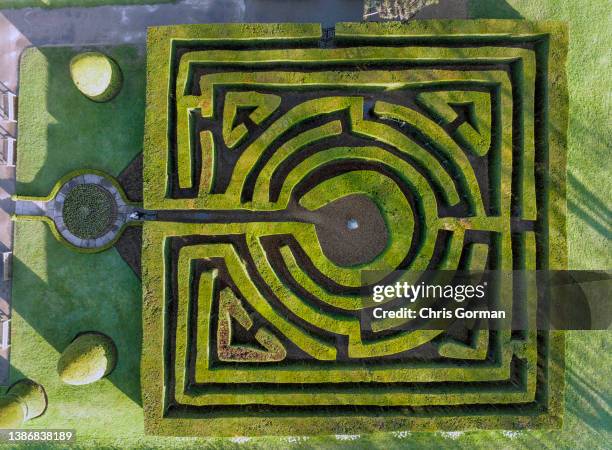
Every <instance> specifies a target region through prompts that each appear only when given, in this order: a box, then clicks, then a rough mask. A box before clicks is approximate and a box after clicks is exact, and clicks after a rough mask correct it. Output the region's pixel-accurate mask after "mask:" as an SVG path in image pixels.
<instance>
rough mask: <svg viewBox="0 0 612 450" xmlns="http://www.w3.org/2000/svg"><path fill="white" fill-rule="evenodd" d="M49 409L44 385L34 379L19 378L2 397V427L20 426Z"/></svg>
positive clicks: (0, 421)
mask: <svg viewBox="0 0 612 450" xmlns="http://www.w3.org/2000/svg"><path fill="white" fill-rule="evenodd" d="M45 409H47V396H46V395H45V390H44V389H43V387H42V386H41V385H40V384H38V383H35V382H34V381H32V380H28V379H24V380H19V381H18V382H16V383H15V384H14V385H12V386H11V387H10V388H9V390H8V392H7V393H6V395H5V396H4V397H2V398H0V428H19V427H21V425H23V423H24V422H26V421H28V420H30V419H33V418H35V417H38V416H40V415H42V413H43V412H45Z"/></svg>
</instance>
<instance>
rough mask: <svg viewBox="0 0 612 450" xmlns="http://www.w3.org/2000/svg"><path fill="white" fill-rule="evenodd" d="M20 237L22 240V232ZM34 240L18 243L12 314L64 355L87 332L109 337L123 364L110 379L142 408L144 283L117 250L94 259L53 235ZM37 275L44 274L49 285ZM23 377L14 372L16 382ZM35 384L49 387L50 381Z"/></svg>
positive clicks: (12, 373) (32, 237)
mask: <svg viewBox="0 0 612 450" xmlns="http://www.w3.org/2000/svg"><path fill="white" fill-rule="evenodd" d="M21 225H23V224H21ZM37 225H38V226H44V227H46V225H45V224H42V223H38V224H37ZM29 226H31V224H28V227H29ZM22 231H23V230H22ZM16 236H17V238H18V239H19V237H20V235H19V232H17V234H16ZM39 236H44V241H45V242H39V239H37V237H39ZM21 238H22V239H23V240H25V239H26V238H25V237H24V236H23V235H22V236H21ZM29 238H30V239H29V242H28V243H27V244H26V243H24V242H23V241H22V242H21V243H18V247H17V249H16V250H17V252H16V256H15V258H14V259H13V261H14V262H13V264H14V266H13V274H14V284H13V309H14V310H15V311H17V313H18V314H19V315H20V316H21V317H22V318H23V319H24V320H25V321H26V322H27V323H28V324H29V325H30V326H31V327H32V328H33V329H34V331H35V332H36V333H37V334H39V335H40V336H41V337H42V338H43V339H44V340H45V341H46V342H47V343H48V344H49V345H51V346H52V347H53V348H54V349H55V350H56V351H57V352H60V353H61V352H62V351H63V350H64V349H65V348H66V346H67V345H68V344H69V343H70V342H71V341H72V340H73V339H74V338H75V337H76V335H77V334H79V333H82V332H84V331H98V332H101V333H104V334H106V335H108V336H110V337H111V338H112V339H113V341H114V342H115V344H116V346H117V350H118V361H117V366H116V368H115V370H114V371H113V372H112V373H111V375H110V376H109V377H108V378H109V380H110V381H111V382H112V383H113V384H114V385H115V386H116V387H117V388H118V389H120V390H121V391H122V392H123V393H124V394H125V395H126V396H128V397H129V398H130V399H131V400H132V401H134V402H135V403H137V404H139V405H141V404H142V402H141V393H140V353H141V349H142V330H141V296H142V293H141V288H140V282H139V280H138V279H137V278H136V276H135V275H134V274H133V273H132V271H131V270H130V269H129V267H128V266H127V265H126V264H125V262H124V261H123V260H122V259H121V257H120V256H119V255H118V254H117V252H116V251H115V249H111V250H107V251H106V252H103V253H100V254H94V255H86V254H79V253H75V252H73V251H72V250H69V249H68V248H67V247H65V246H64V245H62V244H61V243H59V242H57V241H56V240H55V238H54V237H53V236H52V234H51V233H50V232H49V231H48V230H46V231H45V232H44V234H43V233H40V234H39V233H31V235H30V236H29ZM22 259H23V260H25V262H24V261H23V260H22ZM28 265H30V266H33V267H29V266H28ZM34 271H36V272H38V273H41V271H42V273H44V274H45V277H46V280H43V279H42V278H41V277H40V276H39V275H38V274H37V273H35V272H34ZM23 336H24V337H23V338H27V336H26V335H23ZM20 357H21V358H23V357H24V356H23V355H22V356H20ZM32 357H35V356H34V355H32ZM40 357H41V358H44V356H43V355H41V356H40ZM18 375H19V374H17V373H15V372H14V371H12V372H11V382H14V381H16V378H14V377H15V376H18ZM36 381H38V382H40V383H41V384H43V386H44V382H45V380H36Z"/></svg>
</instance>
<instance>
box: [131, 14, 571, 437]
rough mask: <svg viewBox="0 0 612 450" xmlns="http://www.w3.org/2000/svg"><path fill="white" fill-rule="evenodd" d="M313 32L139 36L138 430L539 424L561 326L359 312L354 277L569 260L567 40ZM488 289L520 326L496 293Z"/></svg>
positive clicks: (553, 387)
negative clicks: (507, 326)
mask: <svg viewBox="0 0 612 450" xmlns="http://www.w3.org/2000/svg"><path fill="white" fill-rule="evenodd" d="M321 37H322V32H321V29H320V27H319V26H318V25H294V24H284V25H280V24H268V25H261V24H258V25H222V26H221V25H201V26H200V25H198V26H179V27H161V28H154V29H152V30H151V31H150V34H149V49H148V52H149V53H148V65H149V67H148V88H147V116H146V136H145V150H144V206H145V208H147V209H149V210H157V211H158V215H159V217H160V218H162V221H159V222H147V223H145V225H144V231H143V253H142V262H143V295H144V312H143V321H144V344H143V352H144V354H143V360H142V370H141V371H142V386H143V401H144V408H145V418H146V428H147V431H148V432H150V433H157V434H179V435H192V434H197V435H226V434H230V435H231V434H236V433H237V432H238V433H242V434H307V433H321V432H328V433H347V432H367V431H373V430H384V429H391V430H398V429H421V430H436V429H443V430H448V429H466V428H505V429H508V428H533V427H555V426H559V424H560V420H561V409H562V378H563V372H562V370H563V354H564V347H563V338H562V336H561V335H559V334H554V333H546V332H535V331H531V332H523V333H521V332H511V331H509V330H508V331H505V330H494V329H492V328H491V327H489V325H488V324H487V323H486V322H483V323H481V324H480V326H479V327H478V328H477V329H474V330H462V329H457V328H456V327H455V328H453V327H452V326H451V325H452V324H448V325H449V326H448V327H446V328H444V329H441V330H438V329H436V330H432V329H425V328H422V329H420V328H418V327H417V328H415V327H414V324H411V323H410V321H408V320H389V319H381V320H374V319H372V314H368V311H371V309H372V308H373V307H374V305H373V304H372V302H371V300H370V298H371V297H370V295H369V293H370V292H371V288H372V286H371V284H364V283H363V280H362V271H364V270H369V271H377V272H376V273H380V274H381V275H380V279H377V280H373V281H375V282H380V281H383V280H384V281H385V282H391V281H393V276H394V273H395V272H394V271H396V270H398V269H400V270H409V271H414V272H417V271H423V270H432V269H433V270H435V269H447V270H455V269H459V270H484V269H489V270H506V271H510V270H521V269H526V270H535V269H539V270H542V269H548V268H550V269H555V268H557V269H559V268H564V267H565V266H566V249H565V203H564V195H565V188H564V178H565V127H566V110H567V105H566V101H567V100H566V92H565V89H566V88H565V75H564V63H565V47H566V39H567V38H566V34H565V31H564V28H563V27H561V26H559V25H557V24H552V23H542V24H533V23H526V22H509V21H473V22H457V21H441V22H440V21H434V22H413V23H410V24H398V23H387V24H382V23H378V24H377V23H363V24H350V23H346V24H338V25H337V27H336V29H335V36H334V37H333V38H332V39H330V38H327V39H326V40H322V39H321ZM172 217H177V218H178V217H180V218H181V219H180V220H176V221H175V222H174V221H171V220H170V221H169V220H168V218H172ZM496 289H497V295H496V296H495V297H496V300H495V301H496V302H499V304H503V305H505V306H506V307H508V308H509V309H510V310H512V311H513V313H516V314H520V315H524V316H525V317H531V315H533V314H534V311H532V310H530V308H531V307H532V306H533V304H537V301H536V302H535V303H534V302H528V301H526V300H525V298H524V297H525V295H522V294H521V293H518V292H515V291H513V285H512V280H510V282H506V283H504V284H500V285H499V286H497V287H496ZM529 295H533V296H535V297H534V298H536V299H537V296H538V295H542V294H541V293H538V292H530V293H529ZM529 305H532V306H529ZM399 306H400V305H396V304H393V302H391V303H389V304H388V305H386V307H388V308H396V307H399Z"/></svg>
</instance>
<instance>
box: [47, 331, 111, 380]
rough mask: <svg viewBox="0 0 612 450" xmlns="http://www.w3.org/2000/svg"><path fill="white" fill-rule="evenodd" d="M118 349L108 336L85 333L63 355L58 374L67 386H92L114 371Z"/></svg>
mask: <svg viewBox="0 0 612 450" xmlns="http://www.w3.org/2000/svg"><path fill="white" fill-rule="evenodd" d="M116 362H117V348H116V347H115V344H114V342H113V341H112V339H111V338H109V337H108V336H106V335H104V334H101V333H85V334H81V335H80V336H78V337H77V338H76V339H75V340H74V341H72V342H71V343H70V344H69V345H68V347H66V349H65V350H64V352H63V353H62V356H61V357H60V359H59V361H58V364H57V373H58V374H59V377H60V378H61V380H62V381H63V382H64V383H66V384H73V385H82V384H90V383H93V382H95V381H98V380H99V379H101V378H103V377H105V376H106V375H108V374H109V373H111V372H112V371H113V369H114V368H115V364H116Z"/></svg>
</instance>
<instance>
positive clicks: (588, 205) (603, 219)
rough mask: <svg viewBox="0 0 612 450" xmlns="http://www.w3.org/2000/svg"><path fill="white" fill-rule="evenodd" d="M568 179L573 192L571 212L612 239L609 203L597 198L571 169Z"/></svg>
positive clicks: (570, 204)
mask: <svg viewBox="0 0 612 450" xmlns="http://www.w3.org/2000/svg"><path fill="white" fill-rule="evenodd" d="M567 181H568V188H569V189H570V192H571V194H573V195H572V196H571V198H570V199H569V200H568V202H567V204H568V208H569V211H570V213H572V214H575V215H576V216H577V217H579V218H580V219H581V220H583V221H584V222H586V223H587V224H588V225H589V226H590V227H591V228H592V229H594V230H595V231H597V233H599V234H600V235H601V236H603V237H604V238H606V239H608V240H610V239H612V211H610V208H609V207H608V205H607V204H606V203H605V202H603V201H602V200H601V199H599V198H597V196H596V195H595V193H594V192H592V191H590V190H589V188H588V187H586V186H585V185H584V184H583V183H582V182H581V181H580V180H578V178H576V176H575V175H574V174H573V173H572V172H571V171H568V173H567Z"/></svg>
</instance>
